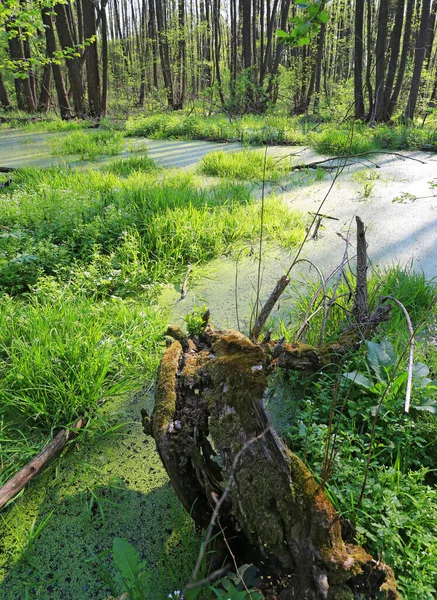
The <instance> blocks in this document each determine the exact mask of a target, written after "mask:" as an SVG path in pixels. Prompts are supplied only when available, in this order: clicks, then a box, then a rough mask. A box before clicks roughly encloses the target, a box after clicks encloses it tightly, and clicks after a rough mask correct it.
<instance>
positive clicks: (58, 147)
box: [52, 129, 124, 160]
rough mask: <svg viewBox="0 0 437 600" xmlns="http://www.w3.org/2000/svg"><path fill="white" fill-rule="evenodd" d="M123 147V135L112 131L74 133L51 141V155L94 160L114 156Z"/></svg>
mask: <svg viewBox="0 0 437 600" xmlns="http://www.w3.org/2000/svg"><path fill="white" fill-rule="evenodd" d="M123 147H124V138H123V133H121V132H120V131H114V130H112V129H107V130H106V129H103V130H100V131H90V132H87V131H83V130H81V131H74V132H73V133H69V134H67V135H65V136H63V137H57V138H55V139H54V140H52V148H53V154H55V155H62V156H65V155H67V156H69V155H72V156H75V155H77V156H79V157H80V159H81V160H94V159H96V158H98V157H100V156H116V155H117V154H120V153H121V152H122V150H123Z"/></svg>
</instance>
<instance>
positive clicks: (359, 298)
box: [353, 216, 368, 323]
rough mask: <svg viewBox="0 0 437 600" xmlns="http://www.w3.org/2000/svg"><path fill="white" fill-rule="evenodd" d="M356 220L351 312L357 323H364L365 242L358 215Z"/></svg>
mask: <svg viewBox="0 0 437 600" xmlns="http://www.w3.org/2000/svg"><path fill="white" fill-rule="evenodd" d="M355 219H356V222H357V282H356V288H355V306H354V309H353V312H354V314H355V316H356V318H357V321H358V323H364V321H365V320H366V318H367V316H368V305H367V242H366V231H365V228H364V223H363V221H362V220H361V219H360V217H358V216H357V217H355Z"/></svg>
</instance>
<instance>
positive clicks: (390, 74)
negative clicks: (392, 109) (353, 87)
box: [384, 0, 405, 121]
mask: <svg viewBox="0 0 437 600" xmlns="http://www.w3.org/2000/svg"><path fill="white" fill-rule="evenodd" d="M404 11H405V0H397V6H396V14H395V22H394V25H393V30H392V34H391V38H390V61H389V64H388V69H387V79H386V82H385V90H384V120H385V121H389V120H390V118H391V115H390V113H389V106H390V98H391V96H392V93H393V84H394V80H395V76H396V67H397V63H398V59H399V50H400V47H401V34H402V25H403V21H404Z"/></svg>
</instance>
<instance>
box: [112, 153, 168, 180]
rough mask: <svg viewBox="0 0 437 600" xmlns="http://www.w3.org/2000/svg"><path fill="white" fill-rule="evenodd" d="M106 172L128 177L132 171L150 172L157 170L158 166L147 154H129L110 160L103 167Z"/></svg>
mask: <svg viewBox="0 0 437 600" xmlns="http://www.w3.org/2000/svg"><path fill="white" fill-rule="evenodd" d="M104 170H105V171H106V172H107V173H114V175H117V177H129V175H132V174H133V173H150V172H152V171H157V170H158V167H157V166H156V165H155V163H154V161H153V160H152V159H151V158H149V157H148V156H130V157H129V158H120V159H118V160H115V161H114V162H111V163H110V164H109V165H108V166H107V167H105V169H104Z"/></svg>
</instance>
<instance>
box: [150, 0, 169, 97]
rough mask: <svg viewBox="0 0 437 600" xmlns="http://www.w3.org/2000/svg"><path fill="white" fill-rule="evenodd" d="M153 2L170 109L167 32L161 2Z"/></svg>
mask: <svg viewBox="0 0 437 600" xmlns="http://www.w3.org/2000/svg"><path fill="white" fill-rule="evenodd" d="M152 1H153V0H152ZM155 1H156V4H155V8H156V22H157V26H158V37H159V52H160V56H161V68H162V75H163V77H164V85H165V89H166V90H167V101H168V105H169V107H170V108H174V95H173V81H172V76H171V69H170V53H169V48H168V40H167V32H166V29H165V25H164V14H163V5H162V0H155Z"/></svg>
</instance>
